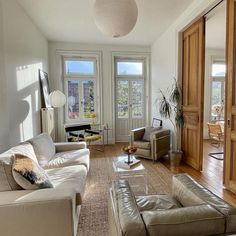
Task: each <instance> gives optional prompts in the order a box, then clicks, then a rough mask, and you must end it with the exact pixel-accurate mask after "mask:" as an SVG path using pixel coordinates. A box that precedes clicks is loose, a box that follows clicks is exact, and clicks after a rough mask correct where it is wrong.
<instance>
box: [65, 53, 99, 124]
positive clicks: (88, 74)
mask: <svg viewBox="0 0 236 236" xmlns="http://www.w3.org/2000/svg"><path fill="white" fill-rule="evenodd" d="M64 80H65V93H66V95H67V106H66V109H65V112H66V114H65V118H66V121H67V122H79V121H86V120H89V119H90V118H91V115H92V114H94V113H95V114H96V115H97V110H98V109H97V101H96V97H97V94H96V93H97V92H96V88H97V84H98V71H97V58H87V57H78V58H77V57H73V58H64Z"/></svg>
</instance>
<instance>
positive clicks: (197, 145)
mask: <svg viewBox="0 0 236 236" xmlns="http://www.w3.org/2000/svg"><path fill="white" fill-rule="evenodd" d="M226 42H227V43H226V64H227V73H226V102H225V114H226V117H225V145H224V153H225V156H224V184H225V186H226V188H227V189H229V190H231V191H233V192H236V0H227V35H226ZM204 59H205V19H204V17H203V18H201V19H199V20H198V21H197V22H195V23H194V24H193V25H191V26H190V27H189V28H188V29H186V30H185V31H184V32H183V68H182V72H183V78H182V85H183V113H184V117H185V122H186V123H185V127H184V128H183V130H182V149H183V151H184V161H185V162H186V163H187V164H189V165H190V166H192V167H193V168H195V169H197V170H199V171H200V170H202V158H203V154H202V150H203V145H202V141H203V106H204V70H205V60H204Z"/></svg>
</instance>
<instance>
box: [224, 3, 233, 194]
mask: <svg viewBox="0 0 236 236" xmlns="http://www.w3.org/2000/svg"><path fill="white" fill-rule="evenodd" d="M226 41H227V45H226V61H227V76H226V78H227V79H226V125H225V137H226V140H225V158H224V181H225V186H226V188H228V189H229V190H231V191H233V192H236V0H228V1H227V38H226Z"/></svg>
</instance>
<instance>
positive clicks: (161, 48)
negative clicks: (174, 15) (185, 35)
mask: <svg viewBox="0 0 236 236" xmlns="http://www.w3.org/2000/svg"><path fill="white" fill-rule="evenodd" d="M216 2H219V1H217V0H195V1H194V2H193V3H192V4H191V5H190V6H189V7H188V8H187V9H186V10H185V11H184V12H183V13H182V14H181V15H180V16H179V18H178V19H176V21H175V22H174V23H173V24H172V25H171V26H170V27H169V28H168V29H167V30H166V31H165V32H164V33H163V34H162V36H161V37H160V38H159V39H157V40H156V42H154V44H153V45H152V48H151V53H152V59H151V61H152V65H151V68H152V105H153V106H152V108H153V109H152V116H156V117H160V115H159V112H158V111H157V109H156V106H155V105H154V101H155V100H156V98H157V97H159V96H160V95H159V93H158V91H159V90H160V89H162V90H165V89H166V88H167V87H168V86H170V85H171V84H172V78H173V76H174V77H176V78H178V79H179V80H181V68H180V64H181V59H180V58H181V57H180V55H181V53H179V52H181V49H180V33H181V31H183V30H184V29H185V28H186V27H187V26H188V25H190V24H191V23H192V22H193V21H194V20H196V19H197V18H198V17H200V16H202V15H204V14H205V13H206V12H207V11H208V10H209V9H210V8H211V7H212V6H213V5H214V4H215V3H216ZM164 126H165V127H166V128H169V129H171V130H173V127H172V125H171V123H170V122H169V121H164Z"/></svg>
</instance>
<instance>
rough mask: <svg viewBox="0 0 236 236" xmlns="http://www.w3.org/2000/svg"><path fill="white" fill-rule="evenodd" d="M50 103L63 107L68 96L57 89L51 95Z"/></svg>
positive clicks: (53, 105)
mask: <svg viewBox="0 0 236 236" xmlns="http://www.w3.org/2000/svg"><path fill="white" fill-rule="evenodd" d="M49 100H50V104H51V106H52V107H62V106H64V105H65V103H66V96H65V94H64V93H62V92H61V91H59V90H55V91H53V92H51V93H50V95H49Z"/></svg>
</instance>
